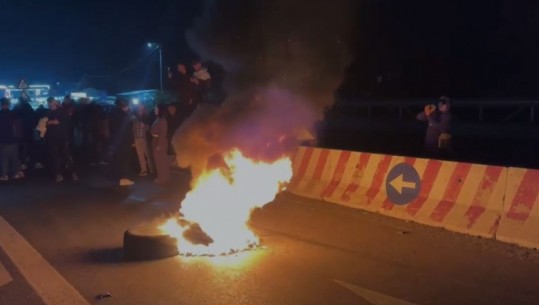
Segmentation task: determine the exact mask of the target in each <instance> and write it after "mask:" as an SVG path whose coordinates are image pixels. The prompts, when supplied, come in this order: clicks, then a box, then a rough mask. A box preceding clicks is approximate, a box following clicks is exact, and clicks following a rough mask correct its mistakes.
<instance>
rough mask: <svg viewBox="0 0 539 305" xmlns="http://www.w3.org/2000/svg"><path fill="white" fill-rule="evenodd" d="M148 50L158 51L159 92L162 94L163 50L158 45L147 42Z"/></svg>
mask: <svg viewBox="0 0 539 305" xmlns="http://www.w3.org/2000/svg"><path fill="white" fill-rule="evenodd" d="M148 48H153V49H154V50H155V49H157V50H159V84H160V88H161V92H163V49H162V48H161V45H160V44H158V43H154V42H148Z"/></svg>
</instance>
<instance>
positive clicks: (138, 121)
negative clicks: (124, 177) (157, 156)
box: [133, 104, 155, 177]
mask: <svg viewBox="0 0 539 305" xmlns="http://www.w3.org/2000/svg"><path fill="white" fill-rule="evenodd" d="M149 118H150V116H149V114H148V111H147V110H146V107H145V106H144V105H142V104H141V105H138V107H137V109H136V111H135V115H134V118H133V141H134V144H135V149H136V151H137V158H138V162H139V165H140V173H139V176H141V177H144V176H147V175H148V170H149V173H150V174H153V173H154V172H155V169H154V166H153V160H152V154H150V145H148V135H149V131H150V125H149Z"/></svg>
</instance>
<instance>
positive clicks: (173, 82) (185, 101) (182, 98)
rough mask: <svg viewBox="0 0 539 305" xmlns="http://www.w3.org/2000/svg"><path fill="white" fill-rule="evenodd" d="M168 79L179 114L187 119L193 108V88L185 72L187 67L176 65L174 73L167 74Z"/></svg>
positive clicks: (189, 76) (187, 73)
mask: <svg viewBox="0 0 539 305" xmlns="http://www.w3.org/2000/svg"><path fill="white" fill-rule="evenodd" d="M168 78H169V83H170V89H171V91H172V92H174V94H175V95H176V99H177V101H178V103H179V106H180V109H179V111H180V114H181V116H183V117H188V116H189V115H190V114H191V112H193V110H194V108H195V104H194V101H193V87H194V84H193V82H191V75H190V74H189V71H187V66H186V65H184V64H178V65H177V67H176V72H175V73H172V71H169V72H168Z"/></svg>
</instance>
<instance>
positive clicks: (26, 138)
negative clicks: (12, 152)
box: [13, 94, 37, 170]
mask: <svg viewBox="0 0 539 305" xmlns="http://www.w3.org/2000/svg"><path fill="white" fill-rule="evenodd" d="M13 112H14V113H15V114H16V115H17V116H18V118H19V119H20V120H21V123H22V139H21V141H20V143H19V151H20V160H21V161H22V165H21V167H22V169H23V170H25V169H26V168H27V167H28V166H29V165H30V164H29V163H31V162H34V161H35V160H31V159H32V158H31V157H32V150H33V148H34V145H33V142H34V141H33V140H34V127H35V126H36V123H37V120H36V116H35V113H34V108H32V106H31V105H30V98H29V97H28V95H26V94H23V95H21V97H20V98H19V103H18V104H17V105H16V106H15V107H14V109H13Z"/></svg>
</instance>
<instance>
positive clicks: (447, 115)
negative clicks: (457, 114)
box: [417, 96, 451, 156]
mask: <svg viewBox="0 0 539 305" xmlns="http://www.w3.org/2000/svg"><path fill="white" fill-rule="evenodd" d="M450 102H451V101H450V99H449V97H447V96H442V97H440V100H439V102H438V105H434V104H431V105H426V106H425V108H424V110H423V111H422V112H421V113H419V114H418V115H417V119H418V120H420V121H425V122H427V123H428V127H427V132H426V134H425V147H424V149H425V154H427V156H438V155H439V154H440V153H441V152H443V151H444V150H447V149H449V143H450V140H451V135H450V133H449V131H450V127H451V112H450Z"/></svg>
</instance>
